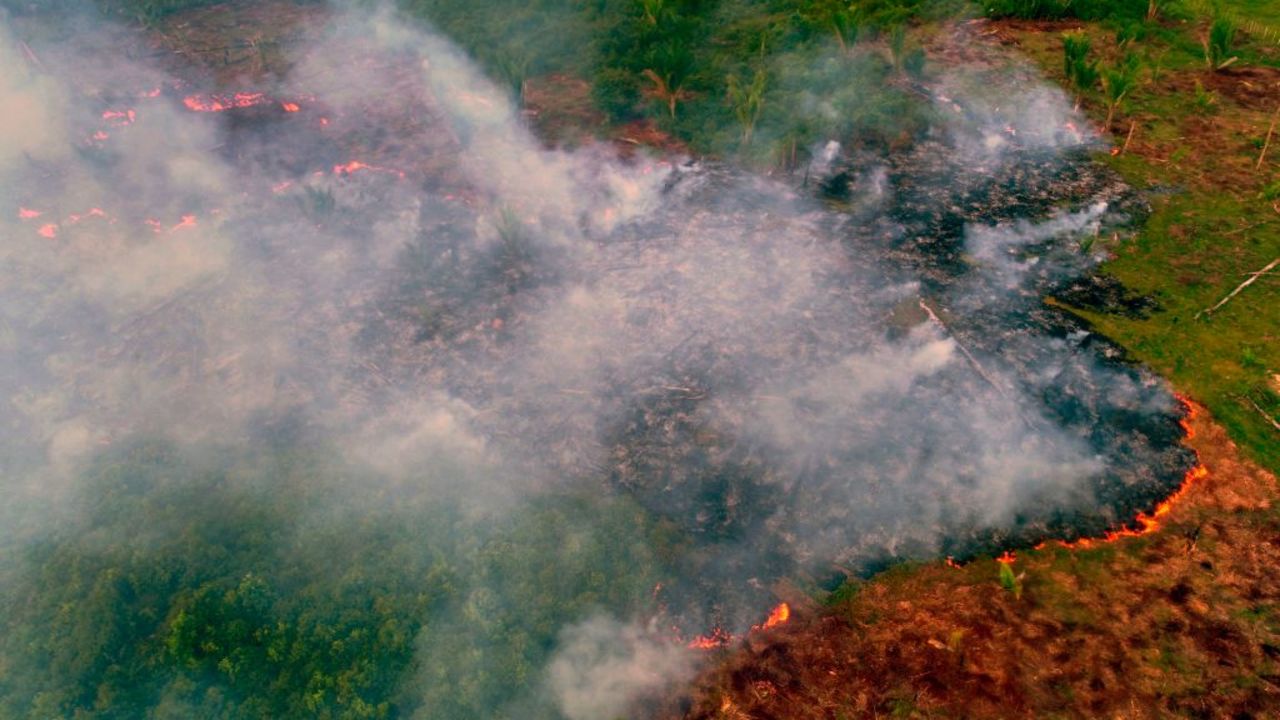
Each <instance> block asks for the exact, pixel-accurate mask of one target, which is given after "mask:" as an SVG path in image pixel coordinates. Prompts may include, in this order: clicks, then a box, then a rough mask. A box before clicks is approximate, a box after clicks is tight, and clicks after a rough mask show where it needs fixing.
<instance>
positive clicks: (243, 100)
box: [182, 92, 267, 112]
mask: <svg viewBox="0 0 1280 720" xmlns="http://www.w3.org/2000/svg"><path fill="white" fill-rule="evenodd" d="M265 102H267V96H266V95H265V94H263V93H260V92H259V93H245V92H238V93H236V94H235V95H188V96H186V97H185V98H183V99H182V104H183V105H186V106H187V109H188V110H192V111H194V112H225V111H227V110H232V109H234V108H247V107H253V106H254V105H261V104H263V103H265Z"/></svg>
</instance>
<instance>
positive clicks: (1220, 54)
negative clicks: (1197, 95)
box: [1204, 17, 1238, 70]
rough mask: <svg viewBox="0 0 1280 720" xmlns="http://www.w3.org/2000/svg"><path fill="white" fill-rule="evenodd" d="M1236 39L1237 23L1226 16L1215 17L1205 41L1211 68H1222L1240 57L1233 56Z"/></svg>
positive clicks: (1206, 59)
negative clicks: (1232, 49)
mask: <svg viewBox="0 0 1280 720" xmlns="http://www.w3.org/2000/svg"><path fill="white" fill-rule="evenodd" d="M1235 40H1236V26H1235V23H1233V22H1231V20H1229V19H1227V18H1225V17H1217V18H1214V20H1213V24H1212V25H1210V26H1209V35H1208V36H1207V37H1206V38H1205V41H1204V58H1205V61H1206V62H1208V64H1209V68H1210V69H1211V70H1221V69H1223V68H1225V67H1227V66H1228V65H1230V64H1231V63H1233V62H1235V61H1236V60H1237V59H1238V58H1236V57H1234V56H1231V48H1232V46H1233V45H1235Z"/></svg>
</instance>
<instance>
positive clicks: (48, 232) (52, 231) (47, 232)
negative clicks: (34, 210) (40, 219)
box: [36, 223, 58, 240]
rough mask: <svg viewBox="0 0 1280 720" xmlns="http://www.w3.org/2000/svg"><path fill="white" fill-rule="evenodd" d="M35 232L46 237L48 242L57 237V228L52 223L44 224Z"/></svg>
mask: <svg viewBox="0 0 1280 720" xmlns="http://www.w3.org/2000/svg"><path fill="white" fill-rule="evenodd" d="M36 232H38V233H40V235H41V236H42V237H47V238H49V239H50V240H52V239H54V238H56V237H58V226H57V225H55V224H54V223H46V224H44V225H41V226H40V229H39V230H37V231H36Z"/></svg>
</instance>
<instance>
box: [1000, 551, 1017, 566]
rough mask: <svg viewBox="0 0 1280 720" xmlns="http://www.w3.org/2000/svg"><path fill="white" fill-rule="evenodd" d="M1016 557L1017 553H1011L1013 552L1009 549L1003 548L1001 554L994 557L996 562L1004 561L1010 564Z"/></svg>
mask: <svg viewBox="0 0 1280 720" xmlns="http://www.w3.org/2000/svg"><path fill="white" fill-rule="evenodd" d="M1017 559H1018V556H1017V555H1015V554H1013V552H1011V551H1009V550H1005V551H1004V554H1003V555H1001V556H1000V557H998V558H996V562H998V563H1004V564H1005V565H1012V564H1013V562H1014V561H1015V560H1017Z"/></svg>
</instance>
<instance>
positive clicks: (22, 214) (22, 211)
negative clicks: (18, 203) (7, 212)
mask: <svg viewBox="0 0 1280 720" xmlns="http://www.w3.org/2000/svg"><path fill="white" fill-rule="evenodd" d="M43 214H44V213H42V212H40V211H39V210H32V209H30V208H24V207H20V208H18V217H19V218H21V219H23V220H31V219H33V218H38V217H40V216H41V215H43Z"/></svg>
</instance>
